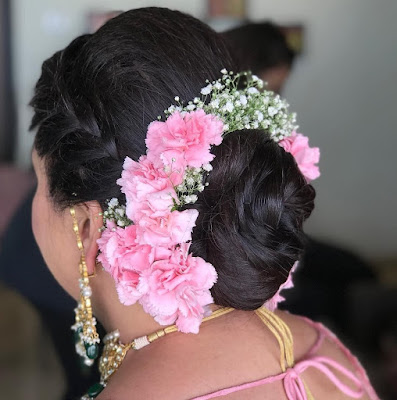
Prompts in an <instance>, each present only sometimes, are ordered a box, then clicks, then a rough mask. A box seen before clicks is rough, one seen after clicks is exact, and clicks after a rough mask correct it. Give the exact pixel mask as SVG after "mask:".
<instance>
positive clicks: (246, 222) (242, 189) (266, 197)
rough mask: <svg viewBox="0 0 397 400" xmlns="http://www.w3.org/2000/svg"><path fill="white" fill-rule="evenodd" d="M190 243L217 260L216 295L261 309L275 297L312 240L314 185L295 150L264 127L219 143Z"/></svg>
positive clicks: (220, 301) (217, 299)
mask: <svg viewBox="0 0 397 400" xmlns="http://www.w3.org/2000/svg"><path fill="white" fill-rule="evenodd" d="M213 153H214V154H215V156H216V157H215V159H214V161H213V162H212V165H213V168H214V169H213V171H212V172H211V173H210V174H209V176H208V180H207V182H208V183H209V186H208V187H207V188H206V189H205V190H204V191H203V192H202V193H201V194H200V196H199V199H198V202H197V203H196V204H194V207H195V208H197V209H198V210H199V212H200V214H199V217H198V220H197V225H196V228H195V229H194V231H193V240H192V246H191V250H192V251H193V253H196V254H198V255H200V256H202V257H203V258H204V259H205V260H207V261H208V262H210V263H212V264H213V265H214V266H215V267H216V270H217V272H218V276H219V279H218V283H217V284H216V285H215V286H214V287H213V289H212V295H213V296H214V299H215V302H216V303H217V304H220V305H224V306H232V307H235V308H239V309H243V310H254V309H256V308H258V307H260V306H261V305H263V303H264V300H266V299H269V298H271V297H272V296H273V295H274V294H275V293H276V291H277V290H278V288H279V287H280V285H281V284H282V283H283V282H285V280H286V279H287V277H288V273H289V271H290V269H291V267H292V266H293V264H294V262H295V261H297V260H298V259H299V258H300V256H301V254H302V250H303V248H304V245H305V235H304V233H303V229H302V224H303V222H304V221H305V220H306V218H308V217H309V215H310V214H311V212H312V210H313V207H314V197H315V191H314V189H313V187H312V186H311V185H309V184H307V182H306V181H305V178H304V177H303V175H302V174H301V172H300V170H299V168H298V166H297V164H296V162H295V160H294V158H293V156H292V155H291V154H290V153H287V152H286V151H285V150H284V149H282V148H281V147H280V146H279V145H278V144H277V143H276V142H275V141H274V140H273V139H271V138H270V136H269V135H268V134H267V133H265V132H263V131H260V130H243V131H235V132H233V133H231V134H228V135H227V136H226V138H225V139H224V141H223V143H222V145H220V146H217V147H215V148H214V149H213Z"/></svg>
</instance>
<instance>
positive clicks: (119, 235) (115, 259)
mask: <svg viewBox="0 0 397 400" xmlns="http://www.w3.org/2000/svg"><path fill="white" fill-rule="evenodd" d="M97 243H98V247H99V250H100V254H99V255H98V261H100V262H101V264H102V266H103V268H104V269H105V270H106V271H107V272H108V273H109V274H110V275H111V276H112V277H113V279H114V280H115V281H116V283H118V282H120V281H123V280H125V279H126V277H127V276H128V279H129V280H131V279H135V278H134V277H133V275H131V273H137V274H138V273H140V272H141V271H143V270H146V269H148V268H149V267H150V265H151V264H152V263H153V260H154V252H153V248H152V247H151V246H149V245H147V244H144V245H141V244H138V243H137V241H136V226H135V225H131V226H127V227H126V228H119V227H116V225H115V224H114V223H113V222H111V221H108V222H107V227H106V229H105V230H104V232H103V233H102V236H101V237H100V238H99V239H98V241H97ZM126 274H127V275H126Z"/></svg>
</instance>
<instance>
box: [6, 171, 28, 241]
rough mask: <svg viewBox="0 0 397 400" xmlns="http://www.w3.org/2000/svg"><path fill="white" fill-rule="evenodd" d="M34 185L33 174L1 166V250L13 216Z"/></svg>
mask: <svg viewBox="0 0 397 400" xmlns="http://www.w3.org/2000/svg"><path fill="white" fill-rule="evenodd" d="M33 184H34V176H33V173H31V172H26V171H23V170H20V169H18V168H15V167H13V166H11V165H7V164H0V210H1V213H0V248H1V238H2V236H3V233H4V231H5V229H6V227H7V225H8V223H9V221H10V219H11V217H12V215H13V214H14V212H15V211H16V210H17V208H18V206H19V205H20V203H21V202H22V201H23V199H24V198H25V197H26V194H27V192H28V191H29V190H30V189H31V188H32V187H33Z"/></svg>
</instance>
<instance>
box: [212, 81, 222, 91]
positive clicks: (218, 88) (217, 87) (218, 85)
mask: <svg viewBox="0 0 397 400" xmlns="http://www.w3.org/2000/svg"><path fill="white" fill-rule="evenodd" d="M214 88H215V89H216V90H221V89H223V85H222V84H221V83H220V82H219V81H218V82H216V83H215V85H214Z"/></svg>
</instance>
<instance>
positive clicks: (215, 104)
mask: <svg viewBox="0 0 397 400" xmlns="http://www.w3.org/2000/svg"><path fill="white" fill-rule="evenodd" d="M210 106H211V107H212V108H219V99H215V100H212V101H211V103H210Z"/></svg>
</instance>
